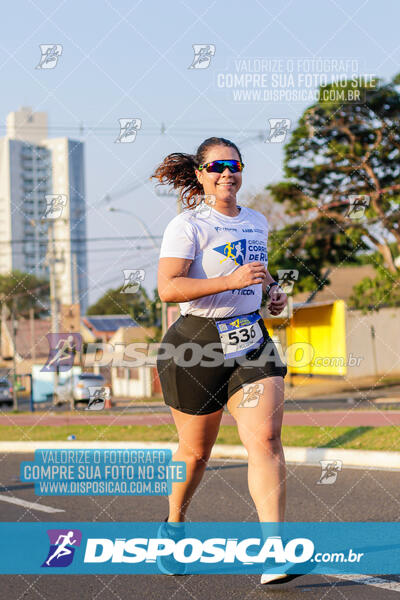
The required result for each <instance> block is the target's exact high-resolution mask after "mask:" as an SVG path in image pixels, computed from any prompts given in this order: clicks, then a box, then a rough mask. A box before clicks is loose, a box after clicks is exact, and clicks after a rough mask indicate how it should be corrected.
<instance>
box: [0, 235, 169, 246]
mask: <svg viewBox="0 0 400 600" xmlns="http://www.w3.org/2000/svg"><path fill="white" fill-rule="evenodd" d="M152 237H153V238H160V239H161V238H162V237H163V236H162V235H152V236H149V235H130V236H125V235H120V236H115V237H99V238H86V237H82V238H57V239H56V242H71V243H81V242H108V241H109V242H112V241H114V242H115V241H119V242H121V241H123V240H147V239H149V238H150V239H151V238H152ZM24 243H32V244H35V245H36V244H38V245H40V246H47V240H44V239H39V240H37V241H36V240H34V239H32V240H30V239H24V240H0V244H24Z"/></svg>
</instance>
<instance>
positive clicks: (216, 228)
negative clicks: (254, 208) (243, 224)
mask: <svg viewBox="0 0 400 600" xmlns="http://www.w3.org/2000/svg"><path fill="white" fill-rule="evenodd" d="M214 229H215V231H237V229H236V227H214Z"/></svg>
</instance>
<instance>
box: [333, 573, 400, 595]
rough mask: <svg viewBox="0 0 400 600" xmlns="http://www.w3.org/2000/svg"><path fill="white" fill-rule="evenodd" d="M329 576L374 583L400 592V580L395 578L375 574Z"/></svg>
mask: <svg viewBox="0 0 400 600" xmlns="http://www.w3.org/2000/svg"><path fill="white" fill-rule="evenodd" d="M328 577H337V578H338V579H347V580H348V581H351V582H353V583H362V584H364V585H373V586H374V587H379V588H384V589H385V590H390V591H391V592H400V581H394V580H393V579H382V578H381V577H374V576H373V575H347V574H346V575H331V574H329V576H328Z"/></svg>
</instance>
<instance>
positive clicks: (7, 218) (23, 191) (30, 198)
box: [0, 107, 88, 314]
mask: <svg viewBox="0 0 400 600" xmlns="http://www.w3.org/2000/svg"><path fill="white" fill-rule="evenodd" d="M46 196H47V202H46ZM53 196H54V199H55V200H56V201H57V199H61V200H60V201H61V204H59V206H61V208H60V209H59V210H58V212H57V210H55V211H50V212H49V210H48V201H49V197H50V200H51V198H52V197H53ZM56 205H57V203H56V204H55V206H56ZM58 213H59V214H58ZM44 217H46V220H45V221H43V218H44ZM49 227H51V228H52V236H53V239H54V254H55V258H56V262H55V273H56V277H55V282H56V296H57V298H58V299H59V301H60V302H62V304H74V303H75V304H76V303H79V304H80V310H81V312H82V313H83V314H84V313H85V312H86V308H87V304H88V298H87V253H86V252H87V251H86V205H85V180H84V156H83V143H82V142H79V141H76V140H71V139H69V138H65V137H61V138H49V137H48V127H47V113H45V112H32V109H31V108H30V107H22V108H21V109H20V110H18V111H16V112H12V113H10V114H9V115H8V116H7V122H6V136H5V137H4V138H1V139H0V273H1V274H6V273H10V271H13V270H17V269H18V270H20V271H23V272H27V273H32V274H35V275H37V276H39V277H46V276H48V273H49V267H48V265H47V264H46V253H47V248H48V238H49Z"/></svg>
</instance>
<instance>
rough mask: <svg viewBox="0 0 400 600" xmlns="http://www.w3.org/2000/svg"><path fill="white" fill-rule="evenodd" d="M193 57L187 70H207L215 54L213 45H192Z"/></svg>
mask: <svg viewBox="0 0 400 600" xmlns="http://www.w3.org/2000/svg"><path fill="white" fill-rule="evenodd" d="M192 47H193V52H194V57H193V61H192V64H191V65H190V66H189V67H188V68H189V69H207V67H209V66H210V62H211V58H212V57H213V56H214V54H215V45H214V44H193V46H192Z"/></svg>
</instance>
